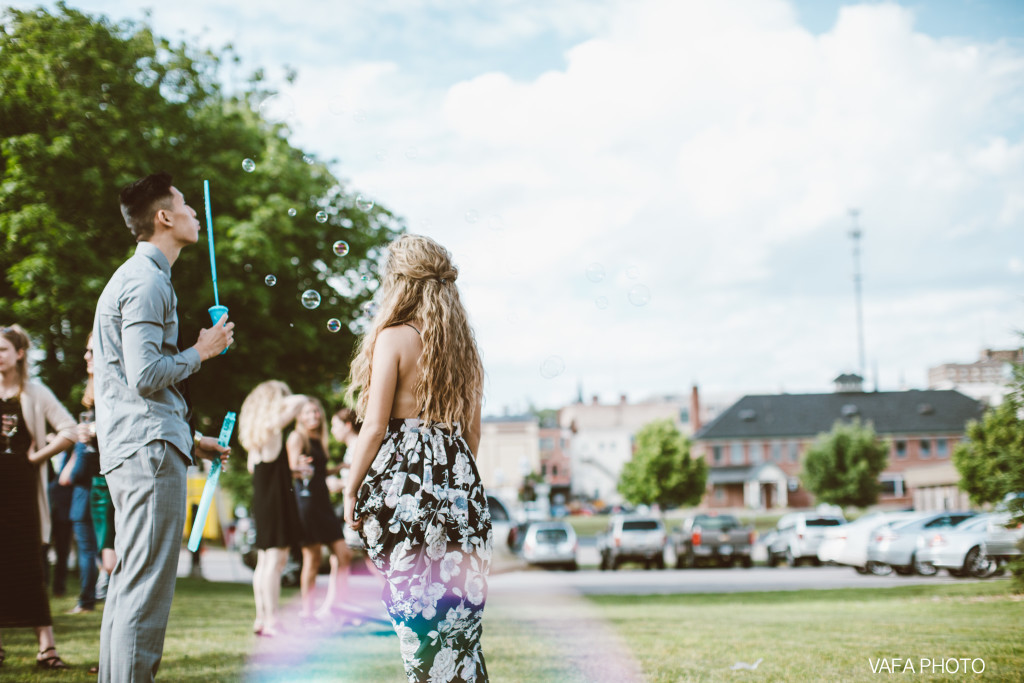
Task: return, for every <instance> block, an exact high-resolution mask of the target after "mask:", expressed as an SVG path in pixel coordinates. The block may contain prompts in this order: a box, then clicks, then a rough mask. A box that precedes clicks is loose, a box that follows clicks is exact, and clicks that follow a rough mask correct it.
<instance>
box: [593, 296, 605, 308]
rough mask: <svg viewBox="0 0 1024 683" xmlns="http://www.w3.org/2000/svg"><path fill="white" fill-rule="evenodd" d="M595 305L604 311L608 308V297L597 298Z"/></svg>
mask: <svg viewBox="0 0 1024 683" xmlns="http://www.w3.org/2000/svg"><path fill="white" fill-rule="evenodd" d="M594 305H595V306H597V307H598V308H600V309H601V310H602V311H603V310H604V309H606V308H608V297H606V296H599V297H597V298H596V299H594Z"/></svg>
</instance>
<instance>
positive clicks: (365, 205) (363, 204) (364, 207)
mask: <svg viewBox="0 0 1024 683" xmlns="http://www.w3.org/2000/svg"><path fill="white" fill-rule="evenodd" d="M356 207H357V208H358V209H359V210H360V211H372V210H373V200H372V199H370V198H369V197H367V196H366V195H362V194H361V195H357V196H356Z"/></svg>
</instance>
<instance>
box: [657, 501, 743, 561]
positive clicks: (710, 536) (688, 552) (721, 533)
mask: <svg viewBox="0 0 1024 683" xmlns="http://www.w3.org/2000/svg"><path fill="white" fill-rule="evenodd" d="M670 539H671V540H670V543H671V545H672V548H673V550H674V551H675V555H676V567H677V568H680V569H682V568H683V567H696V566H697V565H698V564H702V563H704V562H714V563H717V564H721V565H724V566H726V567H731V566H732V565H733V564H734V563H736V562H740V563H741V564H742V565H743V566H744V567H751V566H753V564H754V562H753V560H752V559H751V549H752V548H753V546H754V541H755V540H757V532H756V531H755V530H754V527H753V525H746V526H744V525H743V524H740V520H738V519H737V518H736V517H735V515H728V514H718V513H715V512H712V513H708V514H699V515H694V516H692V517H689V518H687V519H686V520H685V521H684V522H683V524H682V525H681V526H677V527H676V528H675V529H674V530H673V532H672V534H671V537H670Z"/></svg>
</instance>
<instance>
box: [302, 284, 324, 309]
mask: <svg viewBox="0 0 1024 683" xmlns="http://www.w3.org/2000/svg"><path fill="white" fill-rule="evenodd" d="M302 305H303V306H305V307H306V308H308V309H310V310H313V309H314V308H316V307H317V306H319V305H320V292H318V291H316V290H315V289H307V290H306V291H305V292H303V293H302Z"/></svg>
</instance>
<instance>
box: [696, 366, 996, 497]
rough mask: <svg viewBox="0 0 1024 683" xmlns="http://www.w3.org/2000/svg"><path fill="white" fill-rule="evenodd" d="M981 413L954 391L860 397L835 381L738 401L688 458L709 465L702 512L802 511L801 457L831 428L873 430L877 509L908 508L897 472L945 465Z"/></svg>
mask: <svg viewBox="0 0 1024 683" xmlns="http://www.w3.org/2000/svg"><path fill="white" fill-rule="evenodd" d="M983 409H984V406H983V404H982V403H980V402H979V401H976V400H974V399H973V398H970V397H969V396H965V395H964V394H962V393H960V392H959V391H955V390H917V389H912V390H909V391H863V390H862V389H861V381H860V377H859V376H857V375H840V376H839V377H838V378H836V391H835V392H833V393H829V394H773V395H753V396H744V397H743V398H741V399H740V400H739V401H737V402H736V403H735V404H733V405H732V406H731V407H729V408H728V409H727V410H726V411H725V412H723V413H721V414H720V415H719V416H718V417H717V418H715V419H714V420H712V421H711V422H709V423H708V424H707V425H704V426H702V427H701V428H700V429H699V430H697V431H696V433H695V434H694V437H693V438H694V444H693V453H694V455H696V456H700V457H704V458H705V459H706V462H707V463H708V465H709V474H708V485H707V486H708V490H707V494H706V495H705V498H704V501H703V504H704V505H705V506H707V507H751V508H771V507H787V506H789V507H804V506H808V505H812V504H813V503H814V500H813V497H812V496H811V494H810V493H809V492H807V491H806V490H804V489H803V487H802V486H801V484H800V479H799V475H800V471H801V469H802V467H803V456H804V454H805V453H806V451H807V450H808V449H809V448H810V447H811V446H812V445H813V443H814V441H815V440H816V439H817V438H818V436H819V435H821V434H823V433H826V432H829V431H831V430H832V427H833V426H834V425H835V423H836V422H837V421H839V422H851V421H854V420H860V421H861V422H863V423H870V424H871V425H873V427H874V429H875V432H876V433H877V434H878V435H879V436H880V437H881V438H884V439H886V440H887V441H888V442H889V447H890V453H889V464H888V467H887V468H886V470H885V471H884V472H883V473H882V475H881V477H880V479H881V483H882V495H881V498H880V500H879V502H880V503H891V504H893V505H907V504H910V503H912V502H913V495H912V491H910V490H909V488H908V486H907V485H906V481H905V473H906V472H907V471H908V470H911V469H915V468H918V469H919V468H922V467H924V468H927V467H930V466H933V465H945V469H946V470H948V466H949V458H950V454H951V453H952V451H953V447H954V446H955V445H956V443H957V442H958V441H959V440H960V439H962V438H963V436H964V431H965V427H966V424H967V422H968V421H969V420H972V419H978V418H980V417H981V414H982V411H983Z"/></svg>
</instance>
